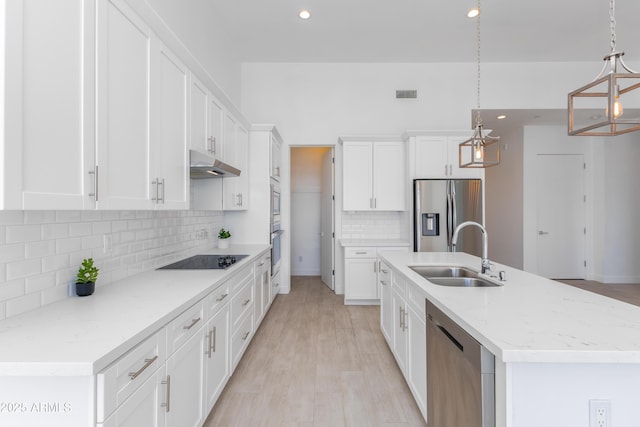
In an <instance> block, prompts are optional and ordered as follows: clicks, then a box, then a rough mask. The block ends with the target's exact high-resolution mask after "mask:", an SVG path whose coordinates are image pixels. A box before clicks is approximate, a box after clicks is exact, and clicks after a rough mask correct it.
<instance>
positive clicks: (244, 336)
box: [242, 331, 251, 341]
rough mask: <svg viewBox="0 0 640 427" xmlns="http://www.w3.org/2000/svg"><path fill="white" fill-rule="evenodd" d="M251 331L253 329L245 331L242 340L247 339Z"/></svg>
mask: <svg viewBox="0 0 640 427" xmlns="http://www.w3.org/2000/svg"><path fill="white" fill-rule="evenodd" d="M250 333H251V331H247V332H245V333H244V335H243V336H242V341H244V340H246V339H247V337H248V336H249V334H250Z"/></svg>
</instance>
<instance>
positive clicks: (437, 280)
mask: <svg viewBox="0 0 640 427" xmlns="http://www.w3.org/2000/svg"><path fill="white" fill-rule="evenodd" d="M427 280H428V281H430V282H431V283H433V284H434V285H440V286H457V287H461V288H484V287H489V286H500V285H499V284H497V283H494V282H490V281H489V280H486V279H483V278H482V277H427Z"/></svg>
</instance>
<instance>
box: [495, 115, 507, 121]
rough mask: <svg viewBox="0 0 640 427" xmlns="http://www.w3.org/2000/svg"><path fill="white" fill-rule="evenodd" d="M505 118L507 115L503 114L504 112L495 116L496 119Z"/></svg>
mask: <svg viewBox="0 0 640 427" xmlns="http://www.w3.org/2000/svg"><path fill="white" fill-rule="evenodd" d="M506 118H507V116H505V115H504V114H500V115H499V116H498V117H496V119H498V120H504V119H506Z"/></svg>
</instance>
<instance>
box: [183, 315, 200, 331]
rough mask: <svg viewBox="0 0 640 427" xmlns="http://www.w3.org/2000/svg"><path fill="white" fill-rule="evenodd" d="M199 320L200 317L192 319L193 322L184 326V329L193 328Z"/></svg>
mask: <svg viewBox="0 0 640 427" xmlns="http://www.w3.org/2000/svg"><path fill="white" fill-rule="evenodd" d="M199 321H200V318H199V317H198V318H197V319H191V324H190V325H188V326H183V327H182V329H184V330H186V331H188V330H189V329H191V328H193V327H194V326H195V324H196V323H198V322H199Z"/></svg>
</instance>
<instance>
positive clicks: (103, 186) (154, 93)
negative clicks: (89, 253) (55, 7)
mask: <svg viewBox="0 0 640 427" xmlns="http://www.w3.org/2000/svg"><path fill="white" fill-rule="evenodd" d="M98 4H99V7H100V9H99V11H98V140H97V152H98V156H97V165H98V167H99V169H98V180H97V182H98V195H97V202H98V207H99V208H101V209H152V208H166V209H186V208H188V194H189V192H188V179H189V176H188V173H189V171H188V159H187V155H188V151H187V101H188V88H189V86H188V77H189V73H188V70H187V69H186V67H185V66H184V65H183V64H182V63H181V62H180V61H179V60H178V59H177V58H176V57H175V56H174V55H173V54H172V53H171V52H170V51H169V50H167V49H166V48H165V47H164V46H163V45H162V44H161V43H160V41H159V40H158V39H157V38H156V37H155V35H154V34H153V33H152V32H151V30H150V29H149V28H148V27H147V26H146V25H145V24H144V22H142V21H141V20H140V19H139V18H138V17H137V16H136V15H134V14H133V13H132V12H131V11H130V10H129V9H128V7H127V6H126V5H125V4H124V3H123V2H121V1H118V0H108V1H104V2H99V3H98Z"/></svg>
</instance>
